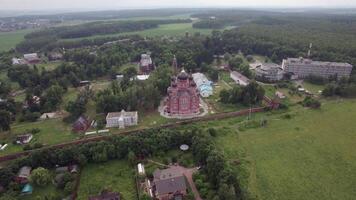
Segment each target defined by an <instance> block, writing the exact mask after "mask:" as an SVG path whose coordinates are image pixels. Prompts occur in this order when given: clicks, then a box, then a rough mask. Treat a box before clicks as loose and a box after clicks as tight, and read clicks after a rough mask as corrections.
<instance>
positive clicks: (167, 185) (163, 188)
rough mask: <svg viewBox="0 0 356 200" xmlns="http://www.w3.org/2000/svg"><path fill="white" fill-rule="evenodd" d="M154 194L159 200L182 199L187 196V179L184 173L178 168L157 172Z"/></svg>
mask: <svg viewBox="0 0 356 200" xmlns="http://www.w3.org/2000/svg"><path fill="white" fill-rule="evenodd" d="M153 192H154V194H155V197H156V198H157V199H158V200H172V199H182V198H183V197H184V196H185V195H187V184H186V179H185V176H184V175H183V173H182V171H181V170H179V168H177V167H170V168H168V169H163V170H160V169H157V170H155V171H154V173H153Z"/></svg>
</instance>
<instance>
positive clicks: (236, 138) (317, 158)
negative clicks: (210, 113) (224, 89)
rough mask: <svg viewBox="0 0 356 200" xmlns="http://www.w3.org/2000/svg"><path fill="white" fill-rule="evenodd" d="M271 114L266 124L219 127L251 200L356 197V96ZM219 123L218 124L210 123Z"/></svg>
mask: <svg viewBox="0 0 356 200" xmlns="http://www.w3.org/2000/svg"><path fill="white" fill-rule="evenodd" d="M289 113H290V115H291V116H292V118H291V119H287V118H286V117H283V116H285V114H276V115H271V116H270V117H268V118H266V115H257V116H256V117H255V119H256V120H259V119H262V118H266V119H268V125H267V127H265V128H253V129H247V130H245V131H242V132H241V131H237V127H238V126H239V123H231V124H230V125H228V124H226V123H225V122H224V121H221V122H220V123H221V124H225V126H224V127H223V128H220V129H219V131H218V132H219V133H220V132H222V134H219V135H220V136H219V137H218V138H217V143H218V145H219V146H221V149H222V150H223V151H224V153H225V155H226V156H227V158H229V159H230V161H235V160H239V162H240V163H241V164H240V165H239V166H236V165H234V169H235V170H236V172H237V173H238V174H239V176H240V177H239V180H241V185H242V187H243V191H244V193H245V194H248V195H247V196H248V197H250V198H248V199H335V200H338V199H344V200H347V199H350V200H351V199H355V196H356V190H355V188H354V186H355V184H356V173H354V172H355V171H356V148H355V146H356V124H355V119H356V101H355V100H333V101H323V105H322V108H321V109H320V110H310V109H305V108H302V107H299V106H295V107H292V108H291V111H289ZM211 125H213V126H214V124H211Z"/></svg>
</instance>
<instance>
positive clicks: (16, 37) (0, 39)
mask: <svg viewBox="0 0 356 200" xmlns="http://www.w3.org/2000/svg"><path fill="white" fill-rule="evenodd" d="M31 31H32V30H31V29H27V30H19V31H14V32H4V33H0V52H1V51H7V50H10V49H11V48H15V46H16V44H18V43H19V42H21V41H22V40H24V36H25V35H26V34H27V33H30V32H31Z"/></svg>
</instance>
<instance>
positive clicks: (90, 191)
mask: <svg viewBox="0 0 356 200" xmlns="http://www.w3.org/2000/svg"><path fill="white" fill-rule="evenodd" d="M134 170H135V167H131V166H130V165H129V164H128V162H127V161H123V160H119V161H118V160H115V161H109V162H106V163H100V164H89V165H87V166H86V167H85V168H84V169H83V170H82V173H81V179H80V186H79V190H78V198H77V199H78V200H87V199H88V197H89V196H91V195H96V194H99V193H100V192H101V191H102V190H103V189H110V190H111V191H115V192H120V194H121V195H122V199H124V200H134V199H136V189H135V171H134Z"/></svg>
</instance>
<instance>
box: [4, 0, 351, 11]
mask: <svg viewBox="0 0 356 200" xmlns="http://www.w3.org/2000/svg"><path fill="white" fill-rule="evenodd" d="M167 7H181V8H183V7H328V8H330V7H331V8H332V7H344V8H349V7H356V0H0V9H1V10H63V9H67V10H69V9H70V10H73V9H80V10H88V9H90V10H104V9H127V8H167Z"/></svg>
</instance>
